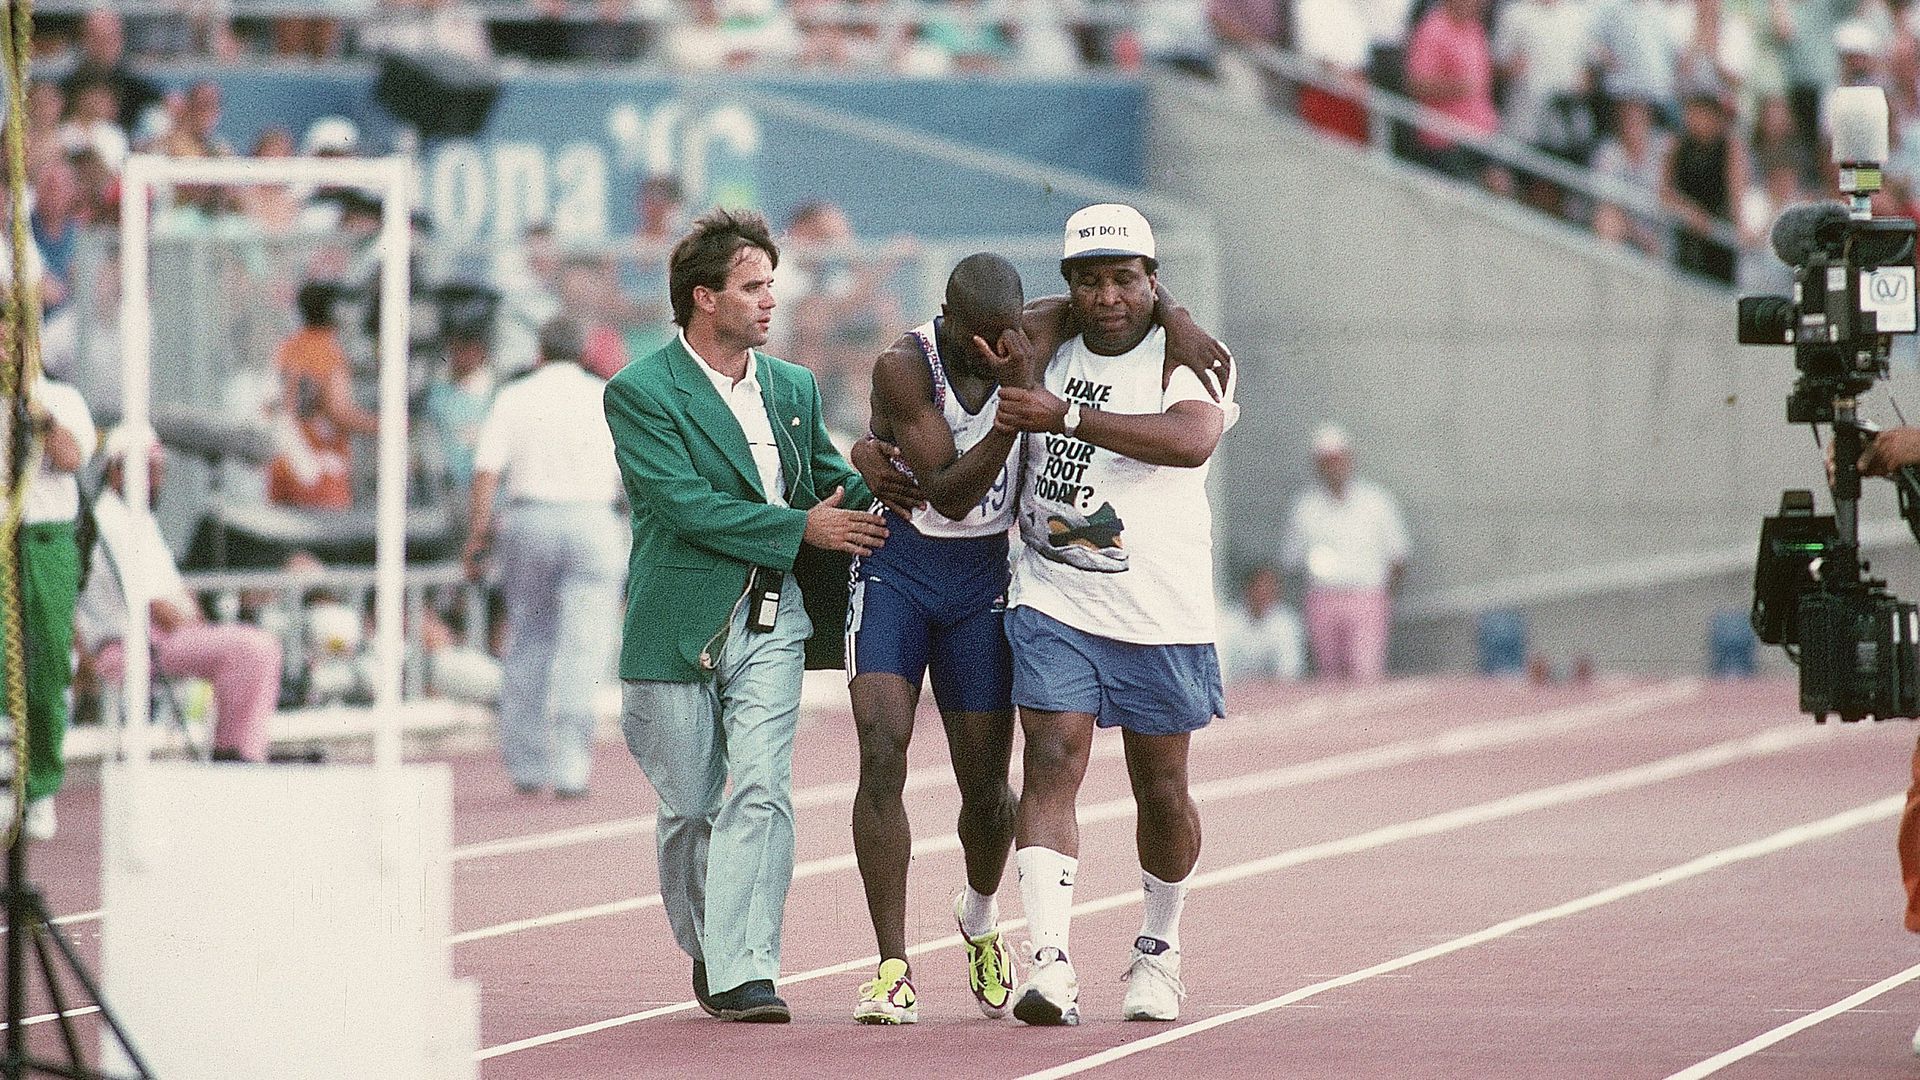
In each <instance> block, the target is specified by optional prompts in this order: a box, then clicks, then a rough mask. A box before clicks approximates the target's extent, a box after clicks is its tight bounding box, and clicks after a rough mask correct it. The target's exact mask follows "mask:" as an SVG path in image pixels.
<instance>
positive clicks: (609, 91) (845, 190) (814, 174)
mask: <svg viewBox="0 0 1920 1080" xmlns="http://www.w3.org/2000/svg"><path fill="white" fill-rule="evenodd" d="M207 77H209V78H211V79H213V80H214V81H216V82H218V83H220V84H221V87H222V90H223V92H224V93H223V96H224V101H225V109H224V113H223V115H222V118H221V125H220V130H221V134H222V135H223V136H224V137H225V138H226V139H227V140H228V141H230V142H231V143H233V144H234V145H235V146H237V147H240V148H242V149H244V148H246V147H248V146H250V145H251V144H252V142H253V139H254V138H255V137H256V136H257V135H258V134H259V132H260V131H261V130H263V129H265V128H266V127H268V126H271V125H276V124H279V125H285V126H288V127H291V128H292V129H293V131H294V133H295V136H296V138H298V136H299V134H300V133H301V132H302V131H304V130H305V128H306V126H307V125H308V124H310V123H311V122H312V121H313V120H315V119H318V118H319V117H321V116H326V115H341V116H346V117H348V118H349V119H352V120H353V121H355V123H357V124H358V125H359V126H360V128H361V130H362V132H363V133H365V134H366V135H367V136H369V137H370V138H372V139H374V140H375V141H376V142H380V141H383V140H384V139H385V138H386V137H387V136H389V135H390V134H391V133H392V131H393V130H394V128H393V120H392V118H391V116H389V115H388V114H387V112H386V110H385V109H384V108H382V107H381V106H379V105H378V104H376V103H375V102H374V100H373V95H372V87H373V82H374V76H373V73H372V72H371V71H367V70H363V69H344V68H343V69H330V70H326V71H305V72H302V71H248V72H233V71H215V72H212V73H210V74H209V75H208V76H207ZM167 81H168V82H169V84H170V85H173V86H175V87H178V86H184V85H185V83H186V82H188V81H190V79H188V78H185V77H175V78H172V79H169V80H167ZM756 91H758V92H762V93H764V94H768V95H775V98H774V99H772V100H769V99H766V98H763V97H761V96H759V95H758V94H756ZM782 102H796V103H801V104H802V105H803V106H804V105H808V104H810V105H812V106H816V107H817V108H805V107H802V108H791V107H784V106H783V104H782ZM1145 117H1146V110H1145V91H1144V88H1143V87H1142V86H1141V85H1140V84H1139V83H1137V82H1133V81H1128V80H1122V79H1104V78H1102V79H1086V80H1074V81H1037V80H1036V81H1019V80H1008V79H992V80H955V81H935V82H928V81H907V80H863V81H822V80H786V81H778V80H766V81H747V80H739V79H732V80H717V79H716V80H673V79H667V78H663V77H662V78H636V77H626V76H619V77H614V76H601V75H585V74H575V73H567V72H542V73H535V74H522V75H516V76H513V77H511V78H509V79H507V80H506V81H505V82H504V84H503V86H502V88H501V91H500V94H499V97H498V98H497V100H496V102H495V105H494V108H493V111H492V113H491V114H490V115H489V117H488V120H487V124H486V125H485V127H484V128H483V129H482V131H481V133H480V134H479V135H478V136H477V137H475V138H471V139H449V140H439V141H435V142H432V143H430V144H428V145H426V146H425V147H423V148H422V150H421V154H420V185H419V191H420V195H421V200H422V203H423V204H424V206H425V208H426V210H427V211H428V212H429V214H430V215H431V217H432V219H433V222H434V226H435V229H436V230H437V231H438V232H440V233H441V235H443V236H445V237H447V238H449V239H454V240H480V241H486V240H498V239H510V238H513V237H517V236H519V235H521V233H522V232H523V230H524V229H525V228H526V227H527V226H528V225H530V224H534V223H537V222H549V223H551V224H552V225H553V227H554V229H555V231H556V232H557V233H559V234H561V235H563V236H567V237H577V238H581V239H590V240H591V239H602V238H606V237H617V236H621V235H625V234H629V233H631V232H632V231H633V229H634V227H635V223H636V221H637V217H636V212H635V200H636V195H637V192H638V189H639V184H640V181H641V180H643V179H645V178H646V177H648V176H653V175H669V176H674V177H677V178H678V179H679V180H680V181H681V184H682V186H683V188H684V189H685V190H686V192H687V195H688V202H689V203H690V205H692V206H693V207H696V208H703V207H706V206H710V205H716V204H725V205H736V206H737V205H745V206H754V207H758V208H760V209H762V210H764V211H766V212H767V213H768V214H769V215H770V216H771V217H773V218H774V220H775V222H776V224H778V223H779V222H780V221H781V220H782V219H783V217H784V215H785V214H786V213H787V212H788V211H790V210H791V209H792V208H793V207H795V206H797V205H798V204H800V203H801V202H803V201H806V200H809V199H820V198H824V199H828V200H831V201H833V202H835V203H838V204H839V205H840V206H842V207H843V208H844V209H845V210H846V211H847V214H848V216H849V218H850V219H851V220H852V222H853V224H854V227H855V229H856V231H858V232H859V233H861V234H862V235H867V236H884V235H887V234H890V233H895V232H914V233H918V234H921V235H925V236H934V237H940V236H974V235H1007V234H1026V233H1033V232H1043V233H1044V232H1051V231H1052V230H1054V229H1057V228H1058V227H1059V223H1060V222H1061V221H1062V220H1063V219H1064V218H1065V216H1066V215H1067V214H1068V213H1070V212H1071V211H1072V210H1073V209H1075V208H1076V207H1077V206H1079V205H1081V204H1082V203H1084V202H1085V201H1087V200H1086V198H1085V197H1084V193H1079V194H1074V193H1063V192H1061V191H1058V190H1055V187H1054V185H1052V184H1050V183H1049V182H1047V180H1046V179H1045V178H1044V177H1037V178H1036V177H1035V176H1034V175H1031V174H1032V173H1033V172H1034V170H1031V169H1007V168H1001V167H998V166H997V165H996V163H995V161H994V160H992V157H995V156H997V157H999V158H1003V159H1004V158H1014V159H1023V160H1024V161H1026V162H1031V163H1034V164H1036V165H1040V166H1045V167H1047V168H1053V169H1062V170H1068V171H1071V172H1074V173H1078V174H1081V175H1084V176H1087V177H1090V178H1093V179H1095V180H1097V181H1099V182H1102V183H1106V184H1111V185H1115V186H1120V187H1135V186H1138V185H1139V184H1140V182H1141V179H1142V177H1143V175H1144V158H1145V146H1146V118H1145ZM867 121H872V122H874V123H869V122H867ZM903 130H904V131H907V132H909V133H911V132H919V133H923V134H922V135H920V136H919V137H918V138H917V139H916V138H915V137H913V136H912V135H911V134H909V136H908V137H906V138H901V137H899V133H900V132H901V131H903ZM923 142H924V143H925V144H926V145H922V143H923ZM936 142H937V143H939V144H941V145H943V146H945V147H947V148H949V149H948V150H943V149H940V148H938V147H936V146H935V145H934V144H935V143H936ZM955 146H958V147H961V148H963V149H964V148H972V149H974V150H978V151H984V152H985V153H984V154H973V153H966V152H961V153H953V152H949V150H950V148H951V147H955Z"/></svg>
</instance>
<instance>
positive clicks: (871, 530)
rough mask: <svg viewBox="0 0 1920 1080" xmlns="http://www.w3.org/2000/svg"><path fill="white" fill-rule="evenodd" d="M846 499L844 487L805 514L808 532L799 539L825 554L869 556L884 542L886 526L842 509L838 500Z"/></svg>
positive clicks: (863, 515)
mask: <svg viewBox="0 0 1920 1080" xmlns="http://www.w3.org/2000/svg"><path fill="white" fill-rule="evenodd" d="M846 497H847V489H846V488H843V487H837V488H834V489H833V494H831V495H829V496H827V497H826V498H824V499H822V500H820V501H819V502H818V503H817V504H815V506H814V508H813V509H811V510H809V511H807V529H806V531H805V532H804V533H801V534H800V539H801V541H802V542H804V543H808V544H812V545H813V546H814V547H817V548H825V549H826V550H828V551H844V552H846V553H847V554H849V555H871V554H873V553H874V552H876V551H878V550H880V545H882V544H884V543H886V542H887V527H886V526H885V525H882V524H880V519H879V518H877V517H875V516H873V515H872V514H870V513H867V512H866V511H864V510H844V509H841V507H840V503H841V500H843V499H845V498H846Z"/></svg>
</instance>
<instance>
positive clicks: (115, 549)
mask: <svg viewBox="0 0 1920 1080" xmlns="http://www.w3.org/2000/svg"><path fill="white" fill-rule="evenodd" d="M93 519H94V522H95V524H96V526H97V527H98V528H99V530H100V531H99V536H98V538H97V539H96V540H95V548H96V550H95V554H94V563H93V571H92V572H91V573H89V574H88V575H87V587H86V588H85V589H84V590H82V591H81V593H80V602H79V604H78V605H77V606H76V607H75V609H74V614H75V619H74V628H75V630H76V631H77V632H78V633H79V636H80V641H81V643H82V644H84V645H86V647H87V648H88V649H97V648H99V647H100V646H101V645H103V644H105V643H106V642H109V641H118V640H120V639H122V638H124V637H126V636H127V613H128V609H129V607H132V609H133V610H136V611H139V612H141V613H143V614H144V613H145V612H146V610H147V607H148V605H150V604H151V603H153V601H155V600H160V599H166V600H171V601H173V603H174V604H175V605H177V606H179V607H180V608H181V609H182V610H188V609H191V607H192V606H193V596H192V594H191V593H189V592H188V591H187V586H186V583H185V582H184V581H182V580H181V577H180V570H179V568H178V567H176V566H175V565H174V562H173V552H172V551H170V550H168V548H167V541H166V538H165V537H163V536H161V535H160V522H159V521H157V520H156V519H155V518H154V516H153V513H152V512H151V511H149V512H148V513H146V514H145V515H142V516H138V517H136V516H135V515H134V513H133V508H132V507H130V506H128V505H127V502H126V500H125V499H122V498H121V497H120V493H119V492H117V491H114V490H113V489H112V488H108V489H106V490H104V491H102V492H101V493H100V497H99V498H98V499H96V500H94V504H93ZM129 593H131V594H132V595H131V596H129V595H128V594H129ZM129 599H131V600H132V601H133V603H132V604H131V605H129V604H128V600H129Z"/></svg>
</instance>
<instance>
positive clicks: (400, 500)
mask: <svg viewBox="0 0 1920 1080" xmlns="http://www.w3.org/2000/svg"><path fill="white" fill-rule="evenodd" d="M412 171H413V170H412V167H411V163H410V162H409V161H408V160H407V159H406V158H404V157H390V158H364V159H358V158H168V157H156V156H153V155H148V154H135V155H133V156H132V157H129V158H128V159H127V163H126V168H125V171H124V172H123V173H122V174H121V181H120V183H121V212H120V250H121V260H120V286H121V293H120V295H121V297H122V300H121V305H120V339H121V360H122V363H123V365H124V366H123V377H124V380H125V382H124V402H125V413H124V415H123V417H122V422H124V423H126V424H128V425H130V426H132V427H133V429H134V430H141V429H143V428H145V427H146V425H147V424H148V415H149V405H150V402H151V395H152V392H153V389H152V386H153V384H152V365H153V305H152V298H151V294H150V292H149V289H150V286H151V281H150V276H151V275H150V273H149V270H148V258H147V256H148V248H147V245H148V241H149V240H150V238H151V230H150V229H149V226H148V222H149V207H148V199H149V196H150V194H151V192H152V190H153V189H154V187H155V186H156V185H161V184H232V185H242V184H316V185H318V184H337V185H352V186H356V187H362V188H366V189H368V190H369V191H374V192H378V193H380V195H381V196H382V206H383V216H382V222H381V229H380V238H379V245H380V263H381V270H382V272H381V275H380V340H379V343H378V350H379V370H380V407H379V413H380V435H379V464H378V471H377V474H376V475H377V495H376V498H377V503H378V511H377V512H378V518H377V520H378V529H377V532H376V534H375V546H374V564H375V574H376V576H375V584H374V632H373V651H374V707H375V710H376V716H375V718H374V720H375V723H374V764H375V766H376V767H378V768H379V769H380V770H381V771H382V772H385V773H387V774H389V775H391V771H392V770H395V769H397V768H398V767H399V764H400V718H399V714H398V706H399V704H400V674H401V663H402V643H401V618H402V601H403V597H404V589H403V583H402V576H403V573H404V570H405V561H406V448H407V405H406V401H407V340H408V327H407V317H408V314H409V311H408V306H409V305H408V295H407V294H408V256H409V231H410V230H409V226H410V218H411V213H412V205H411V201H410V200H411V186H410V181H411V176H412ZM234 302H236V303H245V302H248V300H247V298H244V297H237V298H235V299H234ZM144 451H145V448H144V447H142V448H140V449H139V450H138V451H137V452H132V453H129V454H128V455H127V462H126V466H125V468H126V474H125V475H126V489H127V490H126V496H127V500H128V502H129V504H131V506H132V508H133V512H134V513H135V514H136V515H137V514H142V513H145V512H146V511H147V509H148V506H147V455H146V453H145V452H144ZM127 593H128V595H127V603H128V607H129V610H128V613H127V642H126V653H127V658H126V662H127V669H126V678H125V679H124V680H123V683H122V691H121V692H122V693H123V694H124V695H125V699H124V704H123V707H122V709H121V716H122V717H123V718H124V725H125V726H124V727H123V729H122V733H123V734H122V739H123V744H122V749H123V751H124V752H125V755H126V757H127V760H128V762H129V769H128V772H129V775H130V776H131V777H134V778H136V779H138V778H139V777H142V776H144V774H145V766H146V763H147V761H148V759H149V757H150V755H151V752H152V746H151V740H150V737H149V732H148V711H147V706H148V694H149V692H150V686H151V680H152V677H153V672H152V670H151V665H150V663H149V655H148V648H149V645H148V641H149V639H148V632H147V611H146V601H145V598H144V597H142V596H140V595H139V593H140V590H138V589H135V588H130V589H128V590H127ZM136 786H137V785H136Z"/></svg>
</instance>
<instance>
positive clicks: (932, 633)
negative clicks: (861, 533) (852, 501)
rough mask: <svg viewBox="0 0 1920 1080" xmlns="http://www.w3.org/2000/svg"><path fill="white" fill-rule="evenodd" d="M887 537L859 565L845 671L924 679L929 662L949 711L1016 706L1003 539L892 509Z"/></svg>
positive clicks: (849, 615)
mask: <svg viewBox="0 0 1920 1080" xmlns="http://www.w3.org/2000/svg"><path fill="white" fill-rule="evenodd" d="M885 521H886V524H887V542H886V544H885V545H883V546H882V547H881V548H880V550H879V551H876V552H874V553H873V554H872V555H866V556H862V557H861V558H859V559H856V560H854V564H853V592H852V595H851V596H849V597H848V600H847V605H848V606H847V679H848V680H849V681H851V680H852V679H853V678H854V677H855V676H858V675H869V674H874V673H882V672H884V673H886V674H890V675H898V676H900V677H901V678H903V679H905V680H907V681H908V682H909V683H912V684H913V685H914V686H919V685H920V680H921V679H922V678H923V677H924V676H925V675H926V674H927V673H928V672H929V670H931V672H932V676H933V699H934V701H936V702H937V703H939V706H940V711H941V712H943V713H956V712H1005V711H1007V710H1009V709H1011V708H1013V658H1012V656H1011V655H1009V653H1008V650H1007V634H1006V627H1005V625H1004V619H1005V617H1006V611H1007V537H1006V534H1005V533H1000V534H996V535H994V536H980V537H968V538H965V539H941V538H935V537H928V536H923V535H921V533H920V531H919V530H917V529H915V528H914V527H913V526H912V525H909V524H907V523H906V522H904V521H901V520H900V519H899V518H898V517H896V516H894V514H893V513H892V512H891V511H887V512H886V513H885Z"/></svg>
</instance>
